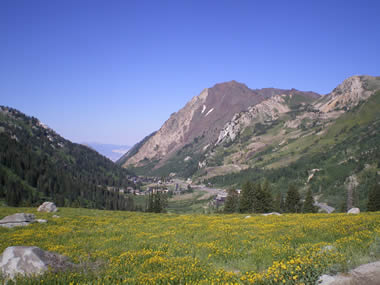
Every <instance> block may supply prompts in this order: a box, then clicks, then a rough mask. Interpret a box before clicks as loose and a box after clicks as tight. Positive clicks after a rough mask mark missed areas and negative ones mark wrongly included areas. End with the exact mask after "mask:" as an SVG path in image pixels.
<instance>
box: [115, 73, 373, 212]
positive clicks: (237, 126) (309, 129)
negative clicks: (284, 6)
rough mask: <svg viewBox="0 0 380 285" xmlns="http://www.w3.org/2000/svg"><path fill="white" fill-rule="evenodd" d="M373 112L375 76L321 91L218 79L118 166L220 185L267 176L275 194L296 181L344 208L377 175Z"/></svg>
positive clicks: (361, 197) (359, 201)
mask: <svg viewBox="0 0 380 285" xmlns="http://www.w3.org/2000/svg"><path fill="white" fill-rule="evenodd" d="M210 90H212V91H210ZM221 90H224V92H222V91H221ZM210 94H212V96H213V99H212V100H211V99H208V96H210ZM236 94H237V95H236ZM241 98H243V100H241ZM218 99H219V100H218ZM208 100H210V101H212V103H208V102H210V101H208ZM240 100H241V101H240ZM250 100H252V101H250ZM205 102H206V103H205ZM216 102H218V104H216ZM221 102H222V103H221ZM237 102H242V103H241V104H240V105H238V107H236V104H237ZM203 106H205V107H203ZM232 106H235V107H236V108H232ZM378 110H380V77H373V76H352V77H350V78H347V79H346V80H344V81H343V82H342V83H341V84H339V85H338V86H337V87H336V88H335V89H334V90H333V91H332V92H331V93H329V94H327V95H324V96H320V95H318V94H316V93H313V92H301V91H297V90H295V89H291V90H281V89H273V88H271V89H253V90H252V89H248V88H247V87H246V86H245V85H242V84H240V83H237V82H234V81H233V82H227V83H222V84H217V85H215V86H214V87H213V88H210V89H205V90H204V91H203V92H202V93H201V94H200V95H198V96H196V97H194V98H193V99H192V100H191V101H190V102H189V103H188V104H187V105H186V106H185V107H184V108H183V109H181V110H180V111H179V112H177V113H175V114H173V115H172V116H171V117H170V118H169V120H168V121H167V122H165V124H164V125H163V126H162V128H161V129H160V130H159V131H157V133H155V134H153V135H151V136H150V137H147V138H146V139H145V141H143V142H140V144H139V145H138V147H137V148H134V152H133V154H132V153H130V154H128V153H127V155H126V156H124V160H119V163H120V164H121V165H123V166H124V167H128V168H130V169H133V170H135V171H137V172H140V173H146V174H150V175H159V176H161V175H169V174H171V175H174V174H175V175H177V176H181V177H184V178H188V177H190V178H192V179H193V181H198V182H203V183H211V184H214V185H219V186H224V187H237V188H239V187H241V184H242V183H243V182H244V181H245V180H251V181H258V180H261V179H263V178H266V179H268V181H269V182H270V183H271V185H272V187H273V191H274V192H281V193H283V194H284V193H285V192H286V190H287V187H288V185H289V184H290V183H293V184H295V185H296V186H297V187H299V189H300V190H301V192H306V191H307V189H308V188H311V189H312V192H313V194H314V196H315V198H316V199H317V200H318V201H319V202H328V203H329V204H330V205H332V206H334V207H345V206H347V205H345V203H346V201H347V195H348V196H350V197H348V198H349V199H348V200H350V201H354V202H352V203H354V204H356V205H359V206H360V207H362V208H365V205H366V201H367V194H368V189H369V188H370V187H371V185H373V183H376V182H375V181H377V180H378V179H379V174H380V163H379V161H380V131H379V130H380V112H379V111H378ZM207 114H208V116H206V115H207ZM211 114H213V116H211ZM179 122H180V123H179Z"/></svg>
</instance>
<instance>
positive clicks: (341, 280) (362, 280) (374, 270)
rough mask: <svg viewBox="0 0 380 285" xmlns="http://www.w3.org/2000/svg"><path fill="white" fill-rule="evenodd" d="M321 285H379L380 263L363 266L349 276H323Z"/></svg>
mask: <svg viewBox="0 0 380 285" xmlns="http://www.w3.org/2000/svg"><path fill="white" fill-rule="evenodd" d="M318 284H320V285H363V284H364V285H379V284H380V261H377V262H372V263H368V264H364V265H361V266H359V267H357V268H355V269H353V270H351V271H350V272H348V273H347V274H338V275H336V276H329V275H322V276H321V277H320V278H319V281H318Z"/></svg>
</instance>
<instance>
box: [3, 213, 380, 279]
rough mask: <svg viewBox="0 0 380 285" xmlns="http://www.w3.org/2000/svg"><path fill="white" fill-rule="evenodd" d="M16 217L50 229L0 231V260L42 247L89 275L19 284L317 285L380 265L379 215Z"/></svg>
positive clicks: (32, 227) (58, 276) (65, 275)
mask: <svg viewBox="0 0 380 285" xmlns="http://www.w3.org/2000/svg"><path fill="white" fill-rule="evenodd" d="M16 212H27V213H34V214H36V216H37V218H44V219H47V220H48V223H46V224H32V225H30V226H28V227H19V228H13V229H5V228H0V236H1V240H0V250H1V252H2V251H3V250H4V249H5V248H6V247H8V246H14V245H28V246H38V247H40V248H42V249H45V250H50V251H55V252H58V253H60V254H63V255H66V256H68V257H70V259H71V260H72V261H73V262H75V263H80V264H82V265H83V266H84V267H83V268H85V270H83V272H82V271H80V270H79V271H77V272H66V273H58V274H53V273H49V274H45V275H44V276H42V277H37V278H34V279H20V280H19V283H18V284H25V283H27V284H40V283H42V282H43V283H45V284H46V283H48V284H49V283H53V284H69V283H70V282H74V283H86V284H97V283H99V284H103V283H104V284H118V283H127V284H211V283H212V282H214V284H223V283H226V282H236V283H238V284H249V283H255V284H280V283H281V284H303V283H304V284H313V282H314V281H315V280H317V279H318V276H319V275H320V274H322V273H324V272H331V271H332V272H334V271H337V270H338V271H342V270H347V269H349V268H351V267H354V266H356V265H358V264H361V263H366V262H369V261H372V260H376V259H380V244H379V241H380V239H379V238H380V213H365V214H360V215H346V214H331V215H327V214H309V215H301V214H298V215H295V214H293V215H282V216H279V217H277V216H268V217H263V216H252V217H250V218H245V215H238V214H236V215H176V214H148V213H134V212H110V211H99V210H87V209H69V208H62V209H60V211H59V212H58V213H57V214H58V215H60V218H58V219H54V218H52V215H53V214H42V213H38V212H36V211H35V209H34V208H33V209H32V208H7V207H2V208H0V218H2V217H4V216H6V215H9V214H13V213H16ZM328 245H331V247H326V246H328ZM0 283H1V280H0Z"/></svg>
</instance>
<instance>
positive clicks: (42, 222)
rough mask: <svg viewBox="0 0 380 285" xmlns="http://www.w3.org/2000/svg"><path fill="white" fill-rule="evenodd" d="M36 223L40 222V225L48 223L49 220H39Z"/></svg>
mask: <svg viewBox="0 0 380 285" xmlns="http://www.w3.org/2000/svg"><path fill="white" fill-rule="evenodd" d="M36 222H38V223H40V224H44V223H47V220H43V219H37V220H36Z"/></svg>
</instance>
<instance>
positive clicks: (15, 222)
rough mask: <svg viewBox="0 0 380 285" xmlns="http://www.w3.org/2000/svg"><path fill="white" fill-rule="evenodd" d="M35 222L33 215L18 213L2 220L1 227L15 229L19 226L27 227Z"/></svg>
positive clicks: (0, 221)
mask: <svg viewBox="0 0 380 285" xmlns="http://www.w3.org/2000/svg"><path fill="white" fill-rule="evenodd" d="M34 222H35V216H34V215H33V214H26V213H17V214H13V215H10V216H7V217H5V218H3V219H2V220H0V226H1V227H6V228H13V227H18V226H27V225H29V224H31V223H34Z"/></svg>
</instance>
